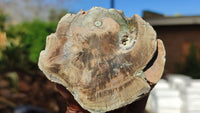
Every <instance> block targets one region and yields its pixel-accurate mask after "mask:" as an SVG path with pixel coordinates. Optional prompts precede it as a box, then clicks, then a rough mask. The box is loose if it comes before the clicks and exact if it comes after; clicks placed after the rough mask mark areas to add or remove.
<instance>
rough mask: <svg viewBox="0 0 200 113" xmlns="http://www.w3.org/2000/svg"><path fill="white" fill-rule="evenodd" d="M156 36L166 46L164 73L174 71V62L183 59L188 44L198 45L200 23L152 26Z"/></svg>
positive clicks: (179, 61) (199, 43)
mask: <svg viewBox="0 0 200 113" xmlns="http://www.w3.org/2000/svg"><path fill="white" fill-rule="evenodd" d="M153 27H154V29H155V30H156V32H157V38H159V39H162V40H163V42H164V44H165V48H166V53H167V55H166V68H165V71H166V73H174V72H176V64H179V63H181V61H184V57H185V56H186V55H185V54H186V53H187V49H189V47H186V46H188V44H192V43H194V44H195V45H197V46H198V47H200V25H180V26H153Z"/></svg>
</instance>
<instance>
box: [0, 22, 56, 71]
mask: <svg viewBox="0 0 200 113" xmlns="http://www.w3.org/2000/svg"><path fill="white" fill-rule="evenodd" d="M56 25H57V23H56V22H43V21H40V20H34V21H32V22H24V23H21V24H19V25H16V26H11V27H10V28H9V29H8V30H6V33H7V38H8V40H9V41H10V45H9V46H7V47H6V49H5V50H3V51H2V58H1V59H0V64H4V65H1V66H0V70H1V71H5V70H16V69H17V70H22V71H26V72H28V71H30V70H33V69H34V68H37V62H38V57H39V53H40V51H41V50H43V49H44V48H45V42H46V37H47V35H49V34H50V33H52V32H55V30H56ZM17 40H19V43H16V42H17ZM8 67H9V68H8Z"/></svg>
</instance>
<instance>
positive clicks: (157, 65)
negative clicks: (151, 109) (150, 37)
mask: <svg viewBox="0 0 200 113" xmlns="http://www.w3.org/2000/svg"><path fill="white" fill-rule="evenodd" d="M157 42H158V56H157V58H156V60H155V62H154V63H153V65H152V66H151V67H150V68H149V69H147V70H146V71H145V72H144V73H145V75H146V79H147V80H148V81H149V82H150V83H152V84H156V83H157V82H158V81H159V80H160V78H161V76H162V73H163V71H164V66H165V56H166V52H165V48H164V45H163V42H162V40H160V39H158V40H157Z"/></svg>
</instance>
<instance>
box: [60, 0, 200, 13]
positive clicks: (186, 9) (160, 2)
mask: <svg viewBox="0 0 200 113" xmlns="http://www.w3.org/2000/svg"><path fill="white" fill-rule="evenodd" d="M114 1H115V5H114V7H115V9H119V10H123V11H124V14H125V15H126V16H127V17H131V16H132V15H133V14H139V15H140V16H142V12H143V11H144V10H148V11H153V12H157V13H160V14H164V15H166V16H173V15H179V14H181V15H184V16H194V15H200V0H114ZM94 6H100V7H104V8H110V0H63V6H62V7H63V8H65V9H68V10H69V11H71V12H74V13H77V12H78V11H79V10H80V9H83V10H89V9H91V8H92V7H94Z"/></svg>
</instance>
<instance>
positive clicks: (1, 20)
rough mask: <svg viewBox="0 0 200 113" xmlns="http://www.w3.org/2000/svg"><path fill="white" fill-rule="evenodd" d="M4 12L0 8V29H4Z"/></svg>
mask: <svg viewBox="0 0 200 113" xmlns="http://www.w3.org/2000/svg"><path fill="white" fill-rule="evenodd" d="M5 21H6V14H5V13H4V12H3V11H2V10H0V31H4V30H5Z"/></svg>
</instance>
